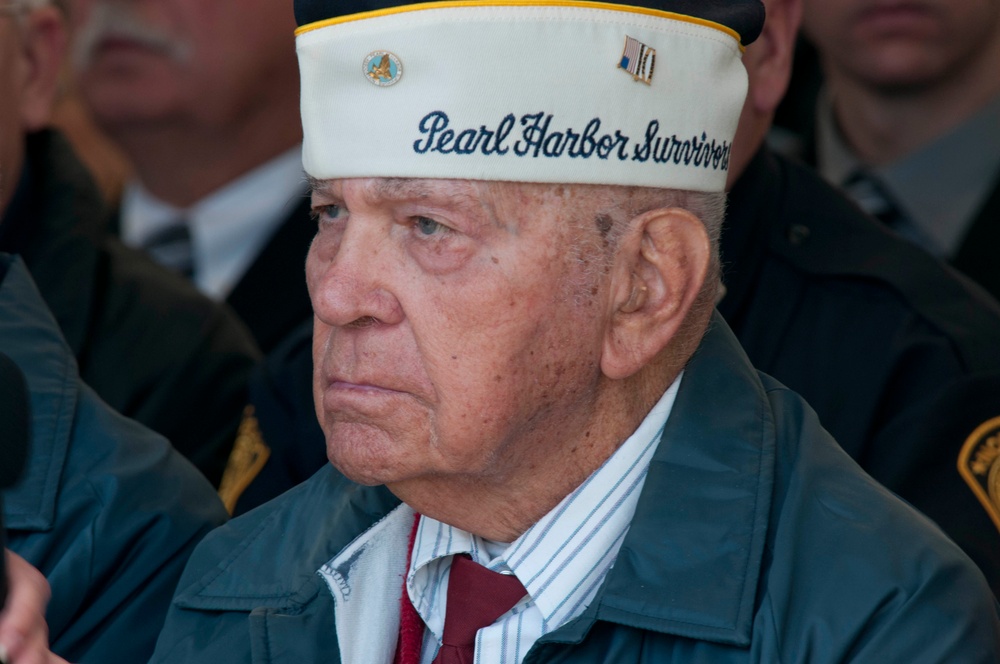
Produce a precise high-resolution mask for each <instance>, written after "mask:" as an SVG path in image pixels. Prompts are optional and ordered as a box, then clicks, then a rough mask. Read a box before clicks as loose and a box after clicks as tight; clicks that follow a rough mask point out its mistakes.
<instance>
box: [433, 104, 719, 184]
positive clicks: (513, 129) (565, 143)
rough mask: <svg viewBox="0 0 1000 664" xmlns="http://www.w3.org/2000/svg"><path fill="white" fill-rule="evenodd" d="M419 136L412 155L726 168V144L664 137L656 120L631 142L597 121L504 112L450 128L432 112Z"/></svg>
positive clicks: (697, 138)
mask: <svg viewBox="0 0 1000 664" xmlns="http://www.w3.org/2000/svg"><path fill="white" fill-rule="evenodd" d="M417 130H418V131H419V132H420V138H418V139H417V140H416V141H414V142H413V150H414V151H415V152H416V153H417V154H428V153H433V152H438V153H440V154H455V155H471V154H476V153H479V154H482V155H486V156H490V155H498V156H513V157H524V158H532V159H539V158H548V159H558V158H570V159H592V158H596V159H612V160H613V159H617V160H618V161H629V160H631V161H636V162H652V163H656V164H667V163H673V164H676V165H681V164H683V165H685V166H694V167H697V168H710V169H712V170H723V171H725V170H728V168H729V153H730V151H731V149H732V145H731V143H729V142H728V141H718V140H716V139H715V138H710V137H709V136H708V135H707V134H706V133H705V132H702V133H701V135H700V136H697V135H696V136H690V137H686V136H678V135H677V134H676V133H668V130H666V129H664V128H663V127H661V125H660V121H659V120H650V121H649V124H648V125H647V126H646V130H645V132H644V133H643V135H642V136H640V137H638V138H637V139H633V138H632V137H631V136H628V135H626V134H623V133H622V131H621V130H620V129H614V130H610V129H605V127H604V123H603V122H602V121H601V119H600V118H593V119H591V120H590V121H589V122H588V123H587V124H586V125H584V126H582V127H579V128H574V127H562V126H559V125H558V124H557V123H556V122H555V120H554V117H553V114H551V113H544V112H538V113H529V114H526V115H522V116H521V117H520V118H518V117H516V116H515V115H514V114H513V113H508V114H507V115H505V116H504V117H503V118H501V119H500V121H499V122H498V123H497V124H496V125H495V126H492V127H487V126H486V125H480V126H479V127H478V128H467V129H461V128H458V127H453V126H452V124H451V119H450V118H449V117H448V114H447V113H445V112H444V111H432V112H430V113H428V114H427V115H425V116H424V117H423V118H422V119H421V120H420V123H419V124H418V126H417Z"/></svg>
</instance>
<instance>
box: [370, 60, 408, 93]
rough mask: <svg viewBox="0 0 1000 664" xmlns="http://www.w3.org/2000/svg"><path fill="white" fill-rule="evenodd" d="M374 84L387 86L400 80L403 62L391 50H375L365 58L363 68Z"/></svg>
mask: <svg viewBox="0 0 1000 664" xmlns="http://www.w3.org/2000/svg"><path fill="white" fill-rule="evenodd" d="M362 69H363V71H364V73H365V78H367V79H368V80H369V81H370V82H371V83H372V84H373V85H377V86H379V87H380V88H387V87H389V86H390V85H395V84H396V83H398V82H399V79H400V77H401V76H402V75H403V64H402V63H401V62H400V61H399V58H397V57H396V56H395V55H393V54H392V53H390V52H389V51H373V52H371V53H369V54H368V57H366V58H365V64H364V67H363V68H362Z"/></svg>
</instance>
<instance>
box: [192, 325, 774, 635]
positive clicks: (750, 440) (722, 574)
mask: <svg viewBox="0 0 1000 664" xmlns="http://www.w3.org/2000/svg"><path fill="white" fill-rule="evenodd" d="M773 474H774V423H773V421H772V419H771V415H770V411H769V409H768V407H767V398H766V395H765V393H764V388H763V386H762V385H761V383H760V381H759V380H758V378H757V374H756V372H755V371H754V369H753V367H752V366H751V365H750V362H749V360H747V358H746V356H745V355H744V354H743V351H742V350H741V349H740V348H739V345H738V343H737V341H736V339H735V338H734V337H733V335H732V332H730V330H729V328H728V327H727V326H726V324H725V323H724V322H723V321H722V319H721V317H719V316H718V315H716V316H715V317H714V319H713V322H712V325H711V328H710V330H709V332H708V334H707V335H706V337H705V339H704V341H703V342H702V344H701V346H700V347H699V350H698V352H697V353H696V355H695V357H694V358H693V359H692V360H691V362H690V364H689V366H688V369H687V370H686V371H685V374H684V379H683V380H682V381H681V386H680V391H679V393H678V395H677V401H676V402H675V404H674V410H673V413H672V414H671V417H670V419H669V420H668V422H667V426H666V429H665V430H664V434H663V442H662V443H661V445H660V447H659V449H658V450H657V452H656V455H655V456H654V458H653V461H652V464H651V465H650V469H649V475H648V477H647V479H646V483H645V485H644V487H643V491H642V494H641V497H640V499H639V504H638V507H637V509H636V513H635V517H634V519H633V522H632V526H631V528H630V530H629V533H628V535H627V536H626V539H625V542H624V543H623V545H622V549H621V552H620V553H619V556H618V560H617V562H616V563H615V566H614V568H613V569H612V571H611V573H610V574H609V576H608V578H607V580H606V581H605V584H604V586H603V588H602V590H601V591H600V592H599V594H598V597H597V599H595V601H594V603H593V604H592V605H591V607H590V609H588V611H587V612H586V613H585V614H584V616H583V617H582V618H581V619H578V620H577V621H574V622H573V623H570V625H568V626H567V627H565V628H564V629H561V630H558V631H557V632H556V633H553V634H550V635H549V637H546V640H560V641H562V640H579V639H582V638H583V636H584V635H585V634H586V632H587V630H588V629H589V627H590V625H592V624H593V622H594V620H607V621H612V622H617V623H622V624H627V625H631V626H635V627H640V628H643V629H651V630H655V631H660V632H665V633H671V634H676V635H678V636H684V637H690V638H697V639H711V640H713V641H717V642H722V643H731V644H734V645H745V644H747V643H749V641H750V632H751V626H752V623H753V615H754V609H755V598H756V589H757V581H758V578H759V575H760V569H761V561H762V558H763V553H764V542H765V537H766V533H767V527H768V513H769V510H770V504H771V490H772V484H773ZM398 504H399V501H398V499H396V498H395V497H394V496H393V495H392V494H391V493H389V492H388V490H386V489H385V488H384V487H379V488H375V489H372V488H367V487H361V486H358V485H355V484H353V483H351V482H349V481H348V480H346V479H344V478H343V477H342V476H340V475H339V474H338V473H337V472H336V470H334V469H333V468H332V467H329V466H328V467H326V468H324V469H323V470H321V471H320V472H319V473H317V474H316V475H314V476H313V477H312V478H311V479H310V480H309V481H308V482H306V483H305V484H302V485H299V486H298V487H296V488H295V489H293V490H292V491H290V492H288V493H286V494H285V495H284V496H282V497H280V498H278V499H277V500H276V501H274V502H273V503H271V504H270V505H269V506H268V507H264V508H262V509H259V510H256V511H254V512H251V513H250V514H248V515H246V516H244V517H241V518H240V519H237V520H235V521H234V522H231V523H230V524H229V525H228V526H226V527H225V529H226V530H228V531H229V532H228V535H227V537H226V538H222V537H213V538H209V540H207V541H206V542H205V543H203V545H202V546H203V547H205V546H206V545H207V546H208V547H210V550H209V551H205V552H203V553H205V554H206V555H207V558H206V559H214V560H221V561H222V562H221V563H220V564H219V565H218V566H214V567H212V568H211V569H210V570H208V571H207V572H206V573H204V574H203V575H202V576H200V577H199V578H197V579H196V580H195V581H194V582H193V583H192V584H191V585H190V586H188V587H184V588H182V589H181V590H180V592H179V593H178V595H177V597H176V598H175V604H177V605H179V606H181V607H184V608H195V609H202V610H242V611H252V610H253V609H255V608H257V607H260V606H261V605H262V603H265V604H266V605H267V606H269V607H272V608H275V609H278V610H294V609H295V608H296V607H300V606H302V605H303V604H304V603H306V602H308V601H310V600H311V599H312V598H313V597H315V595H316V592H317V590H316V589H317V586H318V584H319V583H320V580H319V577H318V575H317V570H319V568H320V567H321V566H322V565H323V564H324V563H326V562H328V561H329V560H331V559H332V558H333V557H334V556H335V555H336V554H337V553H339V552H340V551H341V550H342V549H343V548H345V547H346V546H347V545H348V544H349V543H350V542H351V541H352V540H353V539H354V538H355V537H356V536H357V535H359V534H360V533H363V532H364V531H365V530H366V529H367V528H369V527H370V526H371V525H372V524H374V523H375V522H377V521H378V520H379V519H381V518H383V517H385V515H387V514H388V513H389V512H390V511H391V510H392V509H393V508H394V507H395V506H396V505H398ZM218 532H219V531H217V534H218ZM288 533H312V534H311V535H309V536H308V537H288ZM276 542H280V545H278V546H277V547H276V546H275V543H276ZM276 548H277V553H276ZM213 554H214V555H213Z"/></svg>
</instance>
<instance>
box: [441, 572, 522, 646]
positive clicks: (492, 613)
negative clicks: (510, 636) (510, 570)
mask: <svg viewBox="0 0 1000 664" xmlns="http://www.w3.org/2000/svg"><path fill="white" fill-rule="evenodd" d="M526 592H527V591H526V590H525V589H524V586H522V585H521V582H520V581H518V580H517V577H516V576H514V575H513V574H500V573H498V572H494V571H491V570H488V569H486V568H485V567H483V566H482V565H480V564H479V563H476V562H473V561H472V559H471V558H469V556H467V555H465V554H462V555H459V556H455V557H454V558H452V562H451V572H450V573H449V575H448V603H447V605H446V606H445V616H444V632H443V635H442V639H441V640H442V642H443V645H442V646H441V650H439V651H438V654H437V657H435V658H434V663H433V664H472V662H473V660H474V657H475V652H476V632H477V631H479V630H480V629H482V628H483V627H486V626H487V625H492V624H493V623H494V622H495V621H496V619H497V618H499V617H500V616H502V615H503V614H505V613H507V612H508V611H510V610H511V608H512V607H513V606H514V605H515V604H517V602H518V600H520V599H521V598H522V597H524V595H525V593H526Z"/></svg>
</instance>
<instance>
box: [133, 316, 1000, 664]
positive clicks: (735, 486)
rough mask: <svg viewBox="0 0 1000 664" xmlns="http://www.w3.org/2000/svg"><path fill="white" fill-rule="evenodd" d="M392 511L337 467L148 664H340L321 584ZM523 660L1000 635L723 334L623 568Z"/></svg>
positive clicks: (379, 494) (220, 533)
mask: <svg viewBox="0 0 1000 664" xmlns="http://www.w3.org/2000/svg"><path fill="white" fill-rule="evenodd" d="M396 504H397V502H396V500H395V499H394V498H393V497H392V496H391V494H389V493H388V492H387V491H386V490H385V489H384V488H365V487H360V486H356V485H353V484H351V483H350V482H348V481H346V480H344V479H343V478H341V477H339V476H338V475H337V473H336V472H335V471H334V470H333V469H332V468H331V467H327V468H325V469H323V470H321V471H320V472H319V473H317V474H316V475H315V476H313V477H312V478H311V479H310V480H309V481H307V482H306V483H304V484H301V485H299V486H298V487H296V488H294V489H293V490H291V491H290V492H288V493H286V494H284V495H283V496H282V497H280V498H278V499H276V500H274V501H272V502H270V503H268V504H267V505H265V506H263V507H261V508H258V509H257V510H254V511H252V512H250V513H248V514H247V515H245V516H244V517H241V518H239V519H236V520H234V521H232V522H230V524H228V525H227V526H225V527H223V528H221V529H219V530H217V531H215V532H214V533H212V534H211V535H210V536H209V537H208V538H206V540H205V541H204V542H203V543H202V544H201V545H200V546H199V548H198V549H197V550H196V551H195V553H194V555H193V556H192V558H191V561H190V562H189V564H188V567H187V569H186V570H185V572H184V577H183V578H182V579H181V582H180V583H179V584H178V592H177V595H176V596H175V598H174V603H173V606H172V608H171V611H170V613H169V615H168V617H167V624H166V626H165V628H164V631H163V633H162V634H161V636H160V640H159V642H158V643H157V651H156V653H155V654H154V657H153V660H152V661H153V662H155V663H156V664H162V663H166V662H170V663H177V664H181V663H183V664H198V663H204V664H231V663H237V662H240V663H249V662H254V663H256V664H262V663H264V662H268V663H273V664H278V663H286V664H291V663H295V664H302V663H303V662H339V661H340V659H339V650H338V645H337V635H336V633H335V629H334V617H333V611H334V603H333V599H332V596H331V594H330V592H329V591H328V590H327V588H326V586H325V584H324V582H323V581H322V580H321V579H320V577H319V575H318V574H317V573H316V570H318V569H319V567H320V566H321V565H322V564H323V563H325V562H327V561H329V560H330V559H331V558H333V557H334V556H335V555H336V554H337V553H338V552H339V551H340V550H341V549H342V548H343V547H344V546H346V545H347V544H348V543H349V542H351V541H352V540H353V539H354V538H355V537H356V536H357V535H358V534H360V533H361V532H363V531H364V530H365V529H366V528H368V527H369V526H370V525H371V524H373V523H374V522H375V521H376V520H378V519H379V518H381V517H382V516H383V515H385V514H386V513H388V511H390V510H391V509H392V508H393V507H394V506H395V505H396ZM387 620H390V621H392V620H394V618H393V617H387ZM524 661H525V662H566V663H570V662H572V663H574V664H579V663H581V662H583V663H586V662H629V663H630V662H644V663H649V664H654V663H655V664H663V663H669V662H676V663H677V664H701V663H712V664H717V663H727V664H729V663H732V664H737V663H739V664H743V663H749V662H760V663H767V664H778V663H784V664H791V663H803V664H804V663H805V662H809V663H810V664H823V663H827V662H829V663H833V662H848V661H853V662H873V663H878V664H885V663H888V662H892V663H898V662H906V663H907V664H930V663H940V664H944V663H948V664H954V663H956V662H961V663H962V664H987V663H991V664H995V663H996V662H1000V620H998V617H997V605H996V602H995V600H994V599H993V596H992V594H991V593H990V590H989V587H988V586H987V585H986V582H985V580H984V578H983V576H982V574H981V572H979V570H978V569H977V568H976V567H975V566H974V565H973V564H972V562H971V561H969V559H968V558H967V557H966V556H965V555H964V554H963V553H962V552H961V551H960V550H959V549H958V548H957V547H956V546H955V545H954V544H952V543H951V542H950V541H949V540H948V539H947V538H945V537H944V536H943V535H942V534H941V533H940V531H939V530H938V529H937V528H936V527H935V526H934V525H933V524H932V523H931V522H930V521H928V520H927V519H926V518H925V517H923V516H920V515H919V514H917V513H916V512H915V511H913V510H912V509H910V508H909V507H907V506H906V505H905V504H903V503H902V502H901V501H899V500H898V499H896V498H895V497H894V496H892V495H891V494H890V493H889V492H888V491H886V490H885V489H884V488H882V487H881V486H879V485H878V484H876V483H875V482H874V481H872V480H871V479H870V478H869V477H868V476H867V475H865V474H864V473H862V472H861V471H860V470H859V469H858V467H857V466H856V465H855V463H854V462H853V461H851V460H850V458H848V457H847V455H846V454H844V452H843V451H842V450H841V449H840V448H839V447H838V446H837V444H836V443H835V442H834V441H833V439H831V438H830V436H829V435H828V434H827V433H826V432H825V431H824V430H823V429H822V428H821V427H820V426H819V424H818V422H817V420H816V417H815V414H814V413H813V412H812V411H811V410H810V409H809V408H808V407H807V406H806V405H805V404H804V402H803V401H802V400H801V399H800V398H799V397H798V396H796V395H795V394H794V393H792V392H790V391H788V390H787V389H786V388H784V387H782V386H781V385H779V384H777V383H776V382H775V381H773V380H772V379H770V378H767V377H764V376H760V375H758V374H757V373H756V372H755V371H754V370H753V368H752V367H751V366H750V364H749V362H748V361H747V359H746V357H745V356H744V355H743V353H742V351H741V350H740V349H739V347H738V345H737V343H736V341H735V339H734V338H733V336H732V334H731V333H730V332H729V330H728V328H727V327H726V325H725V323H723V322H722V321H721V320H720V319H718V318H717V319H716V321H715V323H714V324H713V328H712V330H711V331H710V332H709V334H708V336H707V337H706V339H705V341H704V342H703V343H702V345H701V347H700V349H699V351H698V352H697V354H696V355H695V357H694V359H693V360H692V361H691V363H690V365H689V367H688V369H687V371H686V373H685V376H684V378H683V380H682V382H681V386H680V391H679V393H678V396H677V400H676V402H675V405H674V409H673V412H672V413H671V415H670V419H669V421H668V422H667V425H666V429H665V430H664V434H663V440H662V442H661V443H660V446H659V448H658V450H657V451H656V455H655V457H654V459H653V461H652V464H651V466H650V469H649V475H648V477H647V480H646V483H645V485H644V487H643V490H642V495H641V497H640V499H639V504H638V506H637V509H636V513H635V516H634V518H633V521H632V525H631V528H630V530H629V532H628V535H627V537H626V539H625V541H624V543H623V545H622V548H621V551H620V553H619V555H618V559H617V562H616V563H615V566H614V568H613V569H612V571H611V572H610V574H609V576H608V577H607V579H606V581H605V583H604V584H603V586H602V588H601V589H600V590H599V592H598V594H597V597H596V598H595V600H594V602H593V603H592V604H591V606H590V607H589V608H588V609H587V611H586V613H585V614H584V615H583V616H582V617H581V618H579V619H578V620H576V621H573V622H571V623H570V624H567V625H565V626H563V627H561V628H560V629H558V630H556V631H555V632H553V633H551V634H549V635H547V636H546V637H544V638H543V639H542V640H541V641H539V642H538V643H537V644H536V645H535V647H534V648H533V649H532V650H531V652H530V653H529V654H528V656H527V658H526V659H525V660H524ZM365 664H388V663H370V662H366V663H365Z"/></svg>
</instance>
